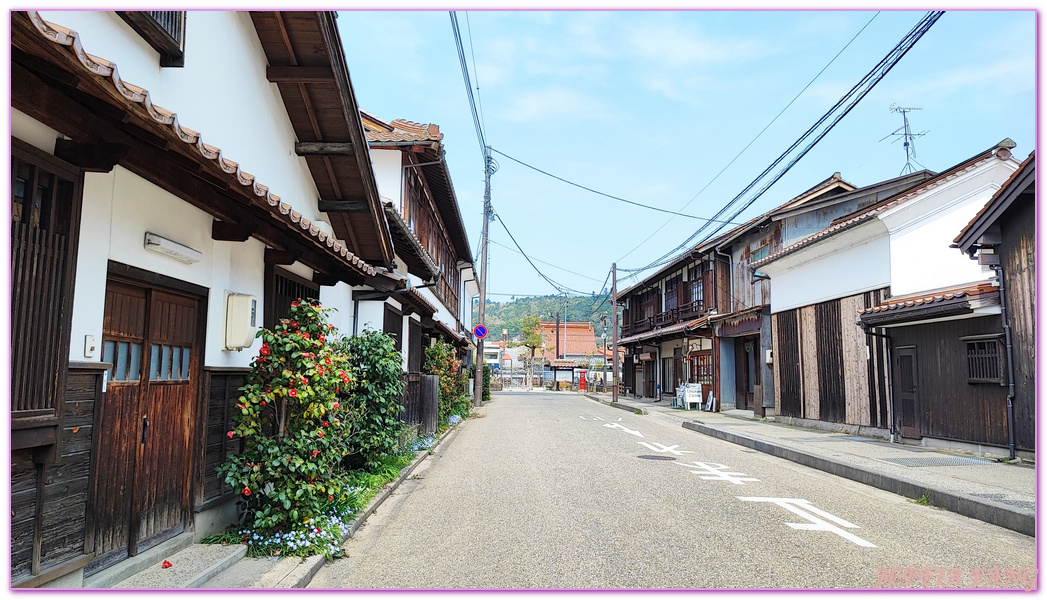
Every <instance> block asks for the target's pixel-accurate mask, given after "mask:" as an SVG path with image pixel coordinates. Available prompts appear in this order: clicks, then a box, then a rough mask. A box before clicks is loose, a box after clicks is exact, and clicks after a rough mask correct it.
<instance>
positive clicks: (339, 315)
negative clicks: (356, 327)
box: [320, 282, 353, 336]
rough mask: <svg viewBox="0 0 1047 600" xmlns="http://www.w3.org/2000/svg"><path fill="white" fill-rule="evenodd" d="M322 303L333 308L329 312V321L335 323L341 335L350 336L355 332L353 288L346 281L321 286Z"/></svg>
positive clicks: (325, 306)
mask: <svg viewBox="0 0 1047 600" xmlns="http://www.w3.org/2000/svg"><path fill="white" fill-rule="evenodd" d="M320 304H322V305H323V306H324V308H332V309H334V310H332V311H331V312H329V313H327V318H328V322H329V323H330V324H332V325H334V328H335V329H336V330H337V331H338V334H339V335H342V336H350V335H352V333H353V288H352V287H350V286H349V285H348V284H346V283H341V282H339V283H337V284H335V285H334V286H321V287H320Z"/></svg>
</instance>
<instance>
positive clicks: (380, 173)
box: [370, 150, 404, 212]
mask: <svg viewBox="0 0 1047 600" xmlns="http://www.w3.org/2000/svg"><path fill="white" fill-rule="evenodd" d="M370 154H371V166H372V167H373V168H374V179H375V182H376V183H377V184H378V195H379V196H381V197H382V201H383V202H385V201H386V200H389V201H391V202H392V203H393V205H394V206H396V208H397V210H399V211H401V212H402V211H403V197H404V196H403V179H402V174H403V169H402V168H401V167H400V161H401V160H402V153H401V152H400V151H399V150H371V151H370Z"/></svg>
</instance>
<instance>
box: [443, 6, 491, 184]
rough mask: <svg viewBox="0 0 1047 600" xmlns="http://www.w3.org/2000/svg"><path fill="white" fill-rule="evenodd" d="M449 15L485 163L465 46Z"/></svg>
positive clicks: (454, 16)
mask: <svg viewBox="0 0 1047 600" xmlns="http://www.w3.org/2000/svg"><path fill="white" fill-rule="evenodd" d="M448 12H449V14H450V15H451V30H452V32H453V33H454V44H455V46H456V47H457V48H458V62H459V64H460V65H461V67H462V80H463V81H464V82H465V94H466V96H468V98H469V110H470V111H471V112H472V114H473V127H475V128H476V139H477V141H479V142H480V153H481V154H483V156H484V165H485V167H486V164H487V151H486V148H487V141H486V140H485V139H484V132H483V126H482V125H481V122H480V115H479V114H478V113H477V111H476V99H475V98H473V85H472V83H471V82H470V81H469V67H468V65H467V64H466V60H465V48H464V47H463V46H462V32H461V31H459V29H458V16H457V15H456V14H455V13H454V11H453V10H452V11H448Z"/></svg>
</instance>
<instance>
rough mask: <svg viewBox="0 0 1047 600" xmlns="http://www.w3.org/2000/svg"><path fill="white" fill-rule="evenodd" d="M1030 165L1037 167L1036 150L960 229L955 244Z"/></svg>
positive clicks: (954, 240)
mask: <svg viewBox="0 0 1047 600" xmlns="http://www.w3.org/2000/svg"><path fill="white" fill-rule="evenodd" d="M1029 165H1033V167H1032V168H1033V169H1035V168H1036V151H1035V150H1033V151H1032V152H1031V153H1029V156H1028V157H1026V159H1025V160H1024V161H1022V164H1021V165H1020V166H1019V167H1018V168H1017V169H1015V170H1014V172H1013V173H1011V176H1010V177H1008V178H1007V181H1005V182H1004V183H1003V185H1001V186H1000V189H998V190H996V193H995V194H993V195H992V198H990V199H989V201H988V202H986V203H985V206H983V207H982V209H981V210H979V211H978V214H976V215H974V218H972V219H971V220H970V222H968V223H967V225H965V226H964V228H963V230H962V231H960V233H959V235H957V236H956V238H955V239H953V243H954V244H958V243H960V240H962V239H963V237H964V236H965V235H967V232H968V231H969V230H970V229H971V227H973V226H974V224H975V223H977V222H978V221H979V220H980V219H981V218H982V217H983V216H985V213H986V212H988V211H989V208H990V207H992V206H993V205H994V204H996V202H997V201H998V200H999V199H1000V197H1002V196H1004V195H1005V194H1007V192H1008V191H1009V190H1008V188H1010V187H1011V184H1013V183H1014V182H1015V181H1016V180H1018V179H1019V178H1020V177H1022V175H1024V174H1025V169H1027V168H1029Z"/></svg>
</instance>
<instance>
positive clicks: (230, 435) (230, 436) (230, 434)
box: [226, 431, 236, 439]
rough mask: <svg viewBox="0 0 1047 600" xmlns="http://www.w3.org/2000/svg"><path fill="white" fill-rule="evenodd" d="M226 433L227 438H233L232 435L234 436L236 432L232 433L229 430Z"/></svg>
mask: <svg viewBox="0 0 1047 600" xmlns="http://www.w3.org/2000/svg"><path fill="white" fill-rule="evenodd" d="M226 435H228V436H229V439H233V436H235V435H236V434H235V433H233V432H232V431H230V432H229V433H227V434H226Z"/></svg>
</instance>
